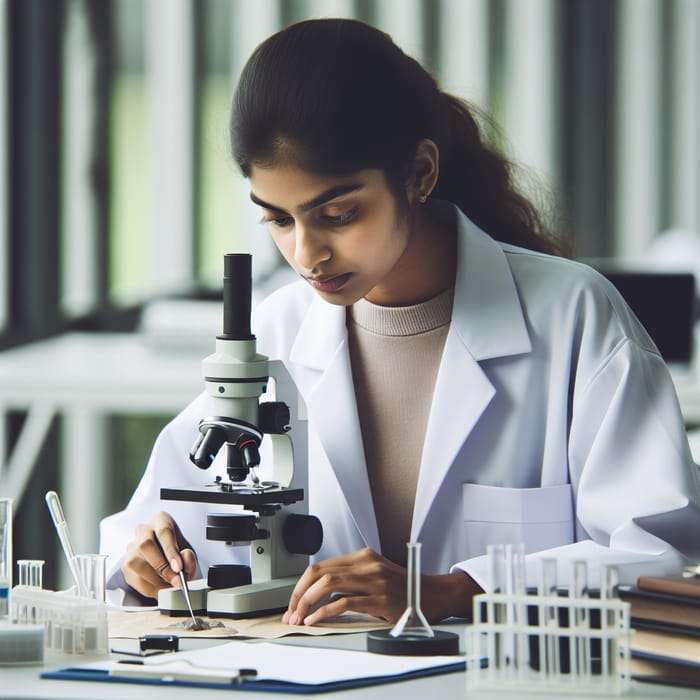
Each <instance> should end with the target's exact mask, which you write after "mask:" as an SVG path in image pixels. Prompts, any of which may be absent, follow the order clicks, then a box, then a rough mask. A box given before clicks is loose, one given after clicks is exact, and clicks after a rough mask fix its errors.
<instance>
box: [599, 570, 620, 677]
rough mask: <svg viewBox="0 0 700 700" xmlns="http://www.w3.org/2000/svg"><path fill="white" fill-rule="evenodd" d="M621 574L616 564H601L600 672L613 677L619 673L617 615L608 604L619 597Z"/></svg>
mask: <svg viewBox="0 0 700 700" xmlns="http://www.w3.org/2000/svg"><path fill="white" fill-rule="evenodd" d="M619 583H620V574H619V572H618V570H617V567H616V566H606V565H601V567H600V602H601V612H600V629H601V650H600V672H601V674H602V675H603V676H604V677H609V678H612V677H614V676H616V675H617V661H618V655H617V641H616V639H615V636H616V634H617V616H616V615H615V611H614V610H610V609H609V608H607V607H606V606H607V604H609V602H610V601H612V600H614V599H615V598H616V597H617V586H618V584H619Z"/></svg>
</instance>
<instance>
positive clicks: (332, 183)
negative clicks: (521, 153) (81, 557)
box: [102, 20, 700, 624]
mask: <svg viewBox="0 0 700 700" xmlns="http://www.w3.org/2000/svg"><path fill="white" fill-rule="evenodd" d="M231 138H232V150H233V155H234V158H235V160H236V162H237V163H238V165H239V167H240V169H241V171H242V172H243V174H244V175H245V176H246V177H247V178H248V179H249V181H250V196H251V199H252V200H253V201H254V202H255V203H256V204H258V205H259V206H260V207H261V209H262V216H263V218H264V221H265V223H266V225H267V228H268V229H269V232H270V235H271V236H272V238H273V240H274V242H275V244H276V245H277V247H278V249H279V250H280V252H281V254H282V255H283V256H284V258H285V259H286V261H287V262H288V263H289V265H290V266H291V267H292V268H293V269H294V270H295V271H296V272H297V273H298V274H299V276H300V278H301V279H300V280H299V281H297V282H295V283H293V284H291V285H289V286H287V287H284V288H283V289H281V290H279V291H277V292H275V293H273V294H272V295H271V296H270V297H268V298H267V299H266V300H264V302H263V303H262V304H261V305H260V306H259V307H258V308H257V310H256V312H255V318H254V324H255V333H256V336H257V339H258V349H259V350H260V351H261V352H263V353H265V354H267V355H268V356H270V357H271V358H274V359H281V360H282V361H283V362H284V364H285V365H286V367H287V368H288V370H289V372H290V373H291V375H292V377H293V378H294V380H295V382H296V384H297V387H298V389H299V391H300V393H301V395H302V396H303V398H304V400H305V402H306V405H307V408H308V414H309V423H308V426H309V510H310V512H311V513H314V514H316V515H318V516H319V518H320V519H321V522H322V524H323V528H324V532H325V538H324V544H323V547H322V549H321V551H320V552H319V553H318V555H317V556H316V557H315V563H314V564H312V565H311V566H310V567H309V568H308V569H307V570H306V572H305V573H303V575H302V576H301V577H300V579H299V582H298V584H297V586H296V588H295V590H294V592H293V594H292V597H291V600H290V602H289V608H288V610H287V612H286V613H285V614H284V617H283V619H284V620H285V621H287V622H289V623H291V624H313V623H315V622H318V621H320V620H322V619H324V618H328V617H331V616H334V615H337V614H339V613H341V612H344V611H346V610H352V611H359V612H365V613H369V614H371V615H374V616H377V617H380V618H384V619H386V620H388V621H395V620H396V619H397V618H398V617H399V616H400V614H401V612H402V611H403V609H404V606H405V591H406V579H405V577H406V570H405V568H404V566H405V551H406V549H405V543H406V542H407V541H410V540H413V541H420V542H422V544H423V549H422V551H423V556H422V568H423V571H424V572H426V573H425V576H424V578H423V584H422V585H423V592H422V601H423V608H424V612H425V614H426V616H427V617H428V619H429V620H433V621H435V620H439V619H442V618H444V617H447V616H449V615H468V614H469V613H470V611H471V598H472V596H473V594H474V593H476V592H479V591H481V590H482V589H483V588H484V587H485V586H486V573H485V568H486V566H485V564H486V562H485V557H484V554H485V551H486V546H487V545H488V544H489V543H492V542H493V543H497V542H513V543H518V542H523V543H524V544H525V547H526V551H527V552H528V553H531V555H532V556H529V557H528V560H529V561H530V562H532V561H535V560H536V559H537V557H554V558H556V559H557V560H559V561H560V562H561V563H562V566H561V567H560V570H564V569H565V568H566V567H565V566H564V562H566V561H568V560H573V559H583V560H586V561H588V562H589V564H590V565H593V566H595V565H596V564H602V563H606V564H615V565H617V566H618V567H619V570H620V573H621V578H622V580H625V581H633V580H634V579H635V578H636V576H637V575H638V574H640V573H641V572H644V573H652V572H653V573H665V572H669V571H675V570H678V569H679V568H680V567H682V565H683V564H684V561H685V559H686V558H688V557H697V556H700V552H698V551H697V549H698V546H697V544H694V543H695V542H698V541H699V538H698V537H697V536H695V537H694V538H693V537H689V536H688V533H689V532H691V531H692V530H694V531H695V532H696V533H697V532H700V479H699V474H698V469H697V467H696V465H695V464H694V463H693V460H692V458H691V455H690V453H689V449H688V443H687V439H686V436H685V430H684V426H683V421H682V418H681V415H680V411H679V407H678V403H677V399H676V396H675V393H674V389H673V385H672V383H671V379H670V377H669V373H668V371H667V368H666V366H665V365H664V362H663V360H662V359H661V357H660V356H659V353H658V351H657V349H656V347H655V346H654V344H653V343H652V341H651V340H650V339H649V337H648V336H647V334H646V333H645V331H644V329H643V328H642V326H641V325H640V324H639V322H638V321H637V320H636V319H635V317H634V316H633V315H632V313H631V312H630V310H629V309H628V308H627V306H626V305H625V303H624V302H623V301H622V299H621V298H620V296H619V295H618V294H617V293H616V291H615V289H614V288H613V287H612V286H611V285H610V284H609V283H608V282H607V281H606V280H605V279H603V278H602V277H601V276H600V275H598V274H597V273H596V272H594V271H593V270H591V269H590V268H588V267H586V266H584V265H581V264H578V263H576V262H573V261H571V260H569V259H566V258H564V257H557V256H556V255H553V253H554V254H556V253H558V252H560V251H559V248H558V247H557V244H556V241H555V239H554V238H553V237H551V236H548V235H547V233H546V231H545V228H544V226H543V225H542V223H541V221H540V219H539V218H538V216H537V214H536V213H535V210H534V208H533V207H532V206H531V204H530V203H529V202H528V201H527V200H526V199H524V198H523V197H522V196H520V195H519V194H517V193H516V192H515V190H514V187H513V185H512V182H511V177H510V168H509V165H508V163H507V162H506V161H505V160H504V159H503V158H502V156H501V155H499V154H498V153H497V152H496V151H495V150H494V149H492V148H491V147H490V146H489V145H487V144H486V143H485V141H484V140H483V137H482V134H481V131H480V128H479V127H478V126H477V121H476V120H475V117H474V115H473V112H472V111H471V110H470V108H469V107H468V106H466V105H465V104H463V103H462V102H460V101H458V100H457V99H455V98H454V97H451V96H449V95H447V94H445V93H442V92H441V91H440V90H439V89H438V87H437V86H436V84H435V81H434V80H433V79H432V77H431V76H430V75H429V74H428V73H427V72H426V71H425V70H424V69H423V68H421V67H420V66H419V65H418V64H417V63H416V62H415V61H414V60H413V59H411V58H409V57H408V56H406V55H405V54H404V53H403V52H402V51H401V50H400V49H399V48H397V46H396V45H394V43H393V42H392V41H391V39H390V38H389V37H388V36H387V35H386V34H384V33H382V32H380V31H378V30H377V29H374V28H372V27H370V26H368V25H365V24H363V23H360V22H357V21H352V20H311V21H305V22H301V23H298V24H295V25H293V26H291V27H288V28H287V29H285V30H283V31H281V32H279V33H277V34H275V35H274V36H272V37H270V38H269V39H267V40H266V41H265V42H263V43H262V44H261V45H260V46H259V47H258V48H257V49H256V50H255V52H254V53H253V55H252V56H251V58H250V59H249V61H248V63H247V65H246V66H245V68H244V69H243V72H242V75H241V77H240V82H239V84H238V87H237V89H236V93H235V96H234V100H233V108H232V115H231ZM201 417H202V416H201V413H200V411H199V410H198V408H197V400H195V402H194V403H193V404H192V405H191V406H190V407H188V408H187V409H185V410H184V412H183V413H181V414H180V415H179V416H178V417H177V418H175V419H174V420H173V421H172V422H171V423H170V424H169V425H168V426H167V427H166V428H165V429H164V430H163V432H162V434H161V435H160V436H159V438H158V440H157V442H156V444H155V447H154V450H153V454H152V456H151V459H150V461H149V464H148V466H147V469H146V472H145V474H144V476H143V479H142V481H141V483H140V485H139V486H138V488H137V490H136V492H135V493H134V495H133V497H132V499H131V501H130V503H129V505H128V506H127V508H126V509H125V510H124V511H123V512H121V513H118V514H116V515H114V516H111V517H110V518H107V519H106V520H105V521H104V522H103V524H102V550H103V551H104V552H107V553H109V554H110V555H111V559H110V562H111V566H110V570H111V576H110V584H109V585H110V586H111V587H113V588H114V587H121V588H123V589H124V590H130V591H132V592H133V591H136V592H138V593H140V594H141V595H144V596H150V597H152V596H155V595H156V594H157V591H158V590H159V589H160V588H164V587H167V586H169V585H178V584H177V572H179V571H180V570H181V569H182V568H184V569H185V571H186V573H187V575H188V576H190V577H191V576H194V575H195V572H196V570H197V567H198V566H199V567H201V570H206V567H207V566H208V565H209V564H210V563H212V562H213V561H221V547H220V546H219V545H216V546H214V547H213V546H212V543H208V542H206V541H205V540H204V538H203V531H204V526H203V523H204V515H203V513H202V511H201V510H198V509H197V508H195V507H194V504H191V503H187V504H173V505H172V508H170V507H169V513H163V512H159V513H157V514H155V515H154V513H156V511H158V510H159V509H160V508H161V507H162V506H161V505H160V502H159V488H160V487H161V486H171V487H172V486H178V485H179V486H191V485H195V483H197V480H198V479H199V478H200V474H199V473H198V472H197V470H196V469H194V468H193V467H192V465H191V464H190V463H189V461H188V457H187V455H188V452H189V449H190V447H191V445H192V443H193V442H194V438H195V437H196V434H197V424H198V421H199V419H200V418H201ZM137 523H145V524H140V525H137ZM135 526H136V534H135V535H134V527H135ZM693 546H695V550H693ZM232 551H233V554H232V557H240V558H243V557H245V556H246V555H247V549H245V550H243V549H242V548H233V549H232ZM195 552H196V554H195ZM333 591H342V592H343V593H344V594H345V595H343V596H342V597H335V598H333V597H329V594H330V593H331V592H333Z"/></svg>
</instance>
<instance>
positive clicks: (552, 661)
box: [538, 559, 561, 680]
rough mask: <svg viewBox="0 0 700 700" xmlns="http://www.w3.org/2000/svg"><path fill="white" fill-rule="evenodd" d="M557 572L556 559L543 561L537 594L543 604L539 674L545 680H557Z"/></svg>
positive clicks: (559, 664) (559, 671)
mask: <svg viewBox="0 0 700 700" xmlns="http://www.w3.org/2000/svg"><path fill="white" fill-rule="evenodd" d="M557 585H558V572H557V560H556V559H543V560H542V569H541V580H540V590H539V594H540V596H541V597H542V599H543V603H542V605H541V606H540V610H539V615H540V618H539V625H538V626H539V628H540V630H539V631H540V673H541V674H544V677H545V678H554V679H557V680H558V679H559V674H560V673H561V662H560V659H559V639H560V637H559V634H560V633H559V606H558V601H557Z"/></svg>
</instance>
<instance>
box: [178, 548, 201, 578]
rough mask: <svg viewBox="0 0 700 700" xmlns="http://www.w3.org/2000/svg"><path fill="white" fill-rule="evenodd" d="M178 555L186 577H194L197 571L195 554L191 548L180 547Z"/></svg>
mask: <svg viewBox="0 0 700 700" xmlns="http://www.w3.org/2000/svg"><path fill="white" fill-rule="evenodd" d="M180 557H181V558H182V564H183V568H184V571H185V576H187V579H188V580H189V579H191V578H194V576H195V574H196V573H197V555H196V554H195V552H194V550H193V549H189V548H188V549H182V550H180Z"/></svg>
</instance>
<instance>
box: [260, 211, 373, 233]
mask: <svg viewBox="0 0 700 700" xmlns="http://www.w3.org/2000/svg"><path fill="white" fill-rule="evenodd" d="M358 211H359V207H356V206H355V207H352V208H350V209H348V210H347V211H346V212H343V213H342V214H340V215H339V216H322V217H321V219H322V220H323V221H324V222H325V223H327V224H329V225H331V226H346V225H347V224H349V223H351V222H352V221H353V220H354V219H355V216H356V215H357V212H358ZM260 223H261V224H267V225H272V226H275V227H276V228H288V227H289V226H291V225H292V224H293V223H294V219H293V218H292V217H291V216H279V217H275V218H273V219H267V218H264V217H263V219H262V220H261V222H260Z"/></svg>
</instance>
